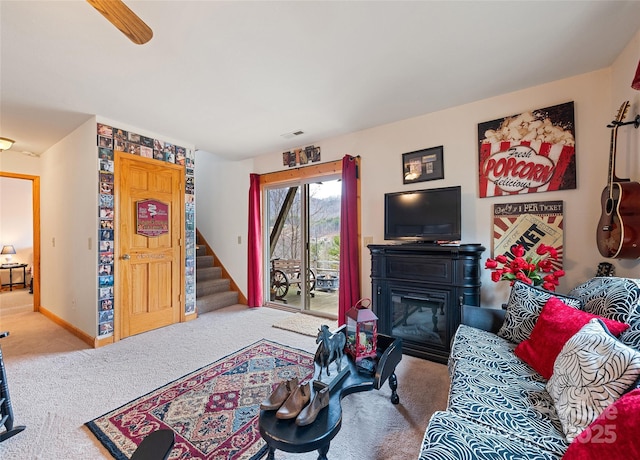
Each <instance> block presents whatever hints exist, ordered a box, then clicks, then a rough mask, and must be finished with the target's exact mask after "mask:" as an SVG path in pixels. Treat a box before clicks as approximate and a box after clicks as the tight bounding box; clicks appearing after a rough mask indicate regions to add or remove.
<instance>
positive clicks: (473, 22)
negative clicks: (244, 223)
mask: <svg viewBox="0 0 640 460" xmlns="http://www.w3.org/2000/svg"><path fill="white" fill-rule="evenodd" d="M125 1H126V3H127V5H128V6H129V7H130V8H131V9H132V10H133V11H135V12H136V13H137V14H138V15H139V16H140V17H141V18H142V19H143V20H144V21H145V22H146V23H147V24H148V25H149V26H150V27H151V28H152V29H153V31H154V37H153V39H152V40H151V41H150V42H149V43H147V44H145V45H135V44H133V43H131V42H130V41H129V40H128V39H127V38H126V37H125V36H124V35H123V34H122V33H120V32H119V31H118V30H117V29H115V28H114V27H113V26H112V25H111V24H110V23H108V22H107V21H106V20H105V19H104V18H103V17H102V16H101V15H100V14H99V13H98V12H97V11H95V10H94V9H93V8H92V7H91V6H90V5H89V4H88V3H86V2H85V1H82V0H73V1H22V0H21V1H6V0H2V1H0V40H1V42H0V52H1V55H0V58H1V59H0V136H4V137H10V138H13V139H15V140H16V144H15V145H14V147H13V149H14V150H17V151H30V152H34V153H36V154H39V153H42V152H43V151H45V150H46V149H48V148H49V147H51V146H52V145H53V144H55V143H56V142H58V141H59V140H60V139H62V138H63V137H64V136H66V135H67V134H68V133H70V132H71V131H72V130H74V129H75V128H76V127H78V126H79V125H81V124H82V123H83V122H84V121H86V120H87V119H88V118H89V117H90V116H92V115H98V116H101V117H105V118H108V119H112V120H117V121H119V122H121V123H123V124H126V125H131V126H134V127H138V128H140V129H142V130H145V131H150V132H155V133H160V134H162V135H164V136H166V138H167V139H174V140H180V141H184V142H185V143H188V144H192V145H195V146H196V148H197V149H198V150H204V151H207V152H212V153H215V154H218V155H220V156H223V157H226V158H230V159H241V158H248V157H253V156H257V155H261V154H265V153H274V152H278V151H284V150H288V149H290V148H294V147H298V146H305V145H309V144H313V143H316V144H317V143H319V141H321V140H322V139H326V138H330V137H334V136H338V135H341V134H346V133H350V132H354V131H358V130H362V129H366V128H369V127H373V126H377V125H381V124H385V123H389V122H394V121H398V120H402V119H406V118H410V117H414V116H417V115H421V114H425V113H429V112H434V111H438V110H442V109H445V108H448V107H453V106H457V105H461V104H465V103H468V102H472V101H477V100H481V99H484V98H488V97H492V96H496V95H499V94H504V93H508V92H511V91H515V90H518V89H522V88H527V87H531V86H534V85H538V84H542V83H546V82H550V81H554V80H558V79H562V78H566V77H570V76H573V75H578V74H581V73H585V72H590V71H593V70H597V69H602V68H606V67H608V66H610V65H611V64H612V63H613V60H614V59H615V58H616V56H617V55H618V54H619V53H620V52H621V51H622V50H623V48H624V46H625V45H626V44H627V43H628V42H629V41H630V40H631V39H632V38H633V36H634V34H635V33H636V32H637V31H638V27H639V21H638V18H640V1H566V2H559V1H469V2H466V1H410V2H404V1H381V2H370V1H342V2H341V1H303V0H300V1H285V2H279V1H255V2H250V1H224V2H223V1H133V0H125ZM631 78H632V76H631V75H630V76H629V79H630V81H631ZM298 130H300V131H303V132H304V134H302V135H300V136H297V137H294V138H293V139H287V138H285V137H283V134H286V133H291V132H294V131H298Z"/></svg>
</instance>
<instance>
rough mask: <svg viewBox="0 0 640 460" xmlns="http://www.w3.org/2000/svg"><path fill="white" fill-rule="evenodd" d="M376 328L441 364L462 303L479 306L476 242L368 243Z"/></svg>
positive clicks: (479, 247)
mask: <svg viewBox="0 0 640 460" xmlns="http://www.w3.org/2000/svg"><path fill="white" fill-rule="evenodd" d="M368 248H369V250H370V251H371V284H372V286H371V287H372V289H371V292H372V297H373V299H372V301H373V311H374V312H375V314H376V315H377V316H378V330H379V331H380V332H381V333H383V334H387V335H390V336H392V337H397V338H402V348H403V352H404V353H406V354H409V355H413V356H417V357H419V358H425V359H429V360H432V361H437V362H442V363H446V362H447V359H448V358H449V350H450V342H451V338H452V337H453V334H454V333H455V331H456V329H457V328H458V325H459V324H460V312H461V306H462V305H471V306H476V307H479V306H480V256H481V255H482V253H483V252H484V250H485V248H484V247H483V246H482V245H480V244H460V245H439V244H422V243H407V244H388V245H369V246H368Z"/></svg>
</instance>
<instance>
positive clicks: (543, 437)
mask: <svg viewBox="0 0 640 460" xmlns="http://www.w3.org/2000/svg"><path fill="white" fill-rule="evenodd" d="M552 298H553V300H552ZM549 305H552V306H549ZM557 312H560V313H557ZM587 313H588V314H587ZM562 315H565V316H562ZM566 315H569V316H566ZM578 317H579V319H576V318H578ZM594 318H595V319H594ZM605 319H606V320H605ZM554 321H555V323H554ZM605 322H606V324H605ZM620 323H624V324H620ZM627 325H628V327H627ZM536 326H538V327H536ZM609 329H611V331H613V330H614V329H615V330H616V333H618V334H619V338H615V337H614V336H613V335H612V334H611V333H610V332H609ZM621 331H623V332H621ZM592 341H596V342H592ZM527 346H529V355H527V350H526V348H527ZM532 347H533V348H532ZM516 349H517V350H516ZM532 350H533V353H532ZM595 350H600V351H599V352H596V351H595ZM603 350H604V351H603ZM595 353H599V354H597V355H594V354H595ZM518 355H520V356H524V357H525V358H526V360H527V362H525V360H523V359H521V357H519V356H518ZM583 355H586V357H585V359H587V361H589V360H591V361H593V362H594V363H596V364H593V366H595V367H594V368H591V367H590V364H588V365H585V364H584V363H582V362H580V363H579V364H577V365H576V362H575V360H576V359H577V358H576V357H580V359H582V357H583ZM594 356H595V358H594ZM598 356H600V357H602V356H604V357H605V358H604V359H605V361H604V362H602V361H598V359H601V358H598ZM621 356H622V358H620V357H621ZM594 359H595V361H594ZM528 361H531V362H533V366H534V367H535V368H539V370H540V372H542V373H543V374H545V375H546V376H547V378H545V377H543V376H542V375H541V374H540V372H538V371H537V370H535V369H534V367H532V365H531V364H529V363H528ZM620 363H622V364H620ZM448 366H449V374H450V377H451V384H450V388H449V400H448V405H447V410H445V411H438V412H436V413H434V414H433V416H432V417H431V420H430V421H429V424H428V427H427V429H426V432H425V436H424V440H423V443H422V447H421V451H420V456H419V458H420V460H446V459H451V460H461V459H487V460H495V459H503V458H504V459H507V458H508V459H527V460H533V459H541V460H547V459H560V458H564V459H565V460H569V459H580V460H587V459H591V458H599V459H602V458H607V459H608V460H613V459H615V458H640V447H639V446H638V445H636V444H640V443H634V440H635V437H636V436H637V432H638V429H639V428H640V415H639V414H640V389H634V388H636V387H637V386H638V377H639V376H640V280H638V279H628V278H615V277H596V278H592V279H590V280H589V281H587V282H585V283H583V284H581V285H580V286H578V287H576V288H575V289H573V290H572V291H571V292H569V294H568V295H567V296H561V295H557V294H555V293H550V292H547V291H543V290H541V289H538V288H534V287H532V286H528V285H526V284H524V283H521V282H516V283H515V284H514V285H513V287H512V289H511V294H510V296H509V301H508V304H507V305H506V309H486V308H477V307H466V308H465V309H464V310H463V324H462V325H460V327H459V328H458V330H457V332H456V334H455V337H454V339H453V341H452V348H451V354H450V358H449V364H448ZM600 371H602V372H600ZM588 372H591V374H587V373H588ZM549 373H551V375H548V374H549ZM576 373H577V374H578V375H576ZM612 373H613V374H615V376H613V377H611V375H610V374H612ZM602 375H607V378H609V377H611V378H610V379H609V380H610V381H607V382H604V383H603V380H602V378H601V377H602ZM605 380H606V379H605ZM585 381H591V383H589V384H585V385H580V386H578V388H579V391H578V393H580V392H583V393H584V394H582V396H580V397H584V398H585V400H588V403H585V400H580V399H579V397H578V400H577V401H576V400H573V399H572V398H573V397H574V393H576V385H575V382H585ZM611 385H613V387H611ZM605 387H606V388H605ZM603 388H605V389H606V392H605V393H606V394H605V399H607V400H606V401H599V398H601V397H602V394H603ZM611 388H613V390H612V389H611ZM583 390H584V391H583ZM594 395H595V396H594ZM594 401H595V402H594ZM590 404H591V405H594V404H599V406H598V408H596V409H594V408H593V407H591V406H590ZM584 407H587V408H588V410H586V411H585V412H582V411H581V408H584ZM612 414H613V415H612ZM627 414H632V415H631V416H627ZM598 424H599V425H600V426H596V425H598ZM570 446H571V447H570ZM616 452H619V454H620V456H619V457H616ZM565 454H566V456H565ZM563 456H564V457H563Z"/></svg>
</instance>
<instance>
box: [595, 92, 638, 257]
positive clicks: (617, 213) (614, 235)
mask: <svg viewBox="0 0 640 460" xmlns="http://www.w3.org/2000/svg"><path fill="white" fill-rule="evenodd" d="M628 110H629V101H625V102H623V103H622V105H621V106H620V109H619V110H618V114H617V115H616V119H615V120H614V121H612V122H611V124H610V125H608V126H607V127H608V128H611V148H610V152H609V176H608V180H607V185H606V187H605V188H604V190H603V191H602V196H601V199H600V201H601V205H602V213H601V215H600V220H599V222H598V228H597V231H596V239H597V242H598V251H600V254H601V255H602V256H603V257H608V258H612V259H637V258H638V257H640V184H639V183H638V182H632V181H631V180H630V179H620V178H619V177H618V176H617V175H616V171H615V170H616V143H617V137H618V128H619V127H620V126H623V125H627V124H631V123H633V124H634V125H636V128H637V127H638V117H636V119H635V121H631V122H627V123H625V122H623V120H624V119H625V117H626V115H627V111H628Z"/></svg>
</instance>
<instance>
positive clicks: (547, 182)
mask: <svg viewBox="0 0 640 460" xmlns="http://www.w3.org/2000/svg"><path fill="white" fill-rule="evenodd" d="M478 140H479V144H480V146H479V159H480V161H479V179H480V180H479V183H480V190H479V196H480V198H486V197H491V196H504V195H518V194H525V193H535V192H550V191H553V190H569V189H575V188H576V161H575V123H574V111H573V102H567V103H565V104H560V105H556V106H553V107H547V108H545V109H538V110H533V111H530V112H525V113H521V114H519V115H513V116H511V117H506V118H501V119H497V120H493V121H487V122H484V123H479V124H478Z"/></svg>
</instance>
